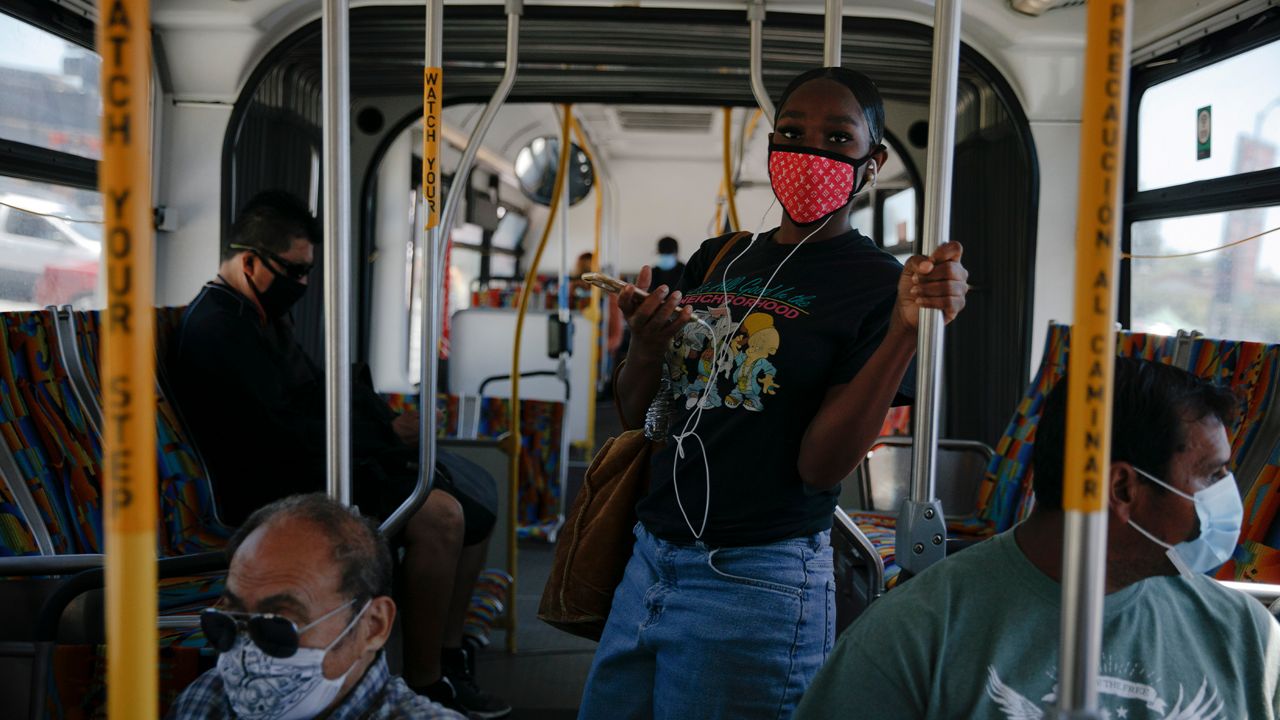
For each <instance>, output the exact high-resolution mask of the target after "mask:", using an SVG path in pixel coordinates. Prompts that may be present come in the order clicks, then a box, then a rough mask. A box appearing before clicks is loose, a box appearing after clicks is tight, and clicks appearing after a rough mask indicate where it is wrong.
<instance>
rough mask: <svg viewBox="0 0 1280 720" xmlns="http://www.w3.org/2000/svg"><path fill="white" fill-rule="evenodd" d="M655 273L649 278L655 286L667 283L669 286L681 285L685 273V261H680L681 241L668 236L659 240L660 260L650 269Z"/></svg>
mask: <svg viewBox="0 0 1280 720" xmlns="http://www.w3.org/2000/svg"><path fill="white" fill-rule="evenodd" d="M650 272H651V274H652V275H653V277H652V278H650V279H649V282H650V284H651V285H652V286H653V287H659V286H661V285H666V286H667V287H669V288H677V287H680V278H681V276H683V275H684V263H682V262H680V243H679V242H677V241H676V239H675V238H673V237H671V236H667V237H664V238H661V239H660V240H658V262H657V263H655V264H654V267H653V268H652V269H651V270H650Z"/></svg>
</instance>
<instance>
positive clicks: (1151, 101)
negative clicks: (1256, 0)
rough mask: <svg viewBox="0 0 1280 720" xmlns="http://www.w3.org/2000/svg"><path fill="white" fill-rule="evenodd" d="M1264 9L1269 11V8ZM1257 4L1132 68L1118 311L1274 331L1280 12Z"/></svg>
mask: <svg viewBox="0 0 1280 720" xmlns="http://www.w3.org/2000/svg"><path fill="white" fill-rule="evenodd" d="M1268 18H1270V20H1268ZM1275 18H1276V16H1275V15H1267V14H1265V13H1264V14H1263V15H1260V16H1259V17H1258V18H1255V19H1250V20H1246V21H1244V22H1242V23H1240V24H1238V25H1236V26H1234V27H1229V28H1225V29H1223V30H1221V31H1219V32H1217V33H1215V34H1213V35H1209V36H1206V37H1203V38H1200V39H1198V40H1196V41H1194V42H1192V43H1189V44H1187V45H1185V46H1183V47H1181V48H1179V49H1177V50H1174V51H1171V52H1170V53H1169V54H1167V55H1165V56H1162V57H1157V58H1154V59H1152V60H1151V61H1149V62H1147V63H1146V64H1144V65H1142V66H1140V67H1137V68H1135V70H1134V74H1133V88H1132V97H1133V98H1134V101H1133V103H1132V104H1131V107H1136V114H1135V115H1136V122H1134V123H1133V124H1132V125H1131V126H1130V128H1129V133H1130V135H1129V142H1130V147H1131V148H1132V150H1133V151H1136V155H1137V162H1136V163H1132V164H1131V165H1130V167H1128V168H1127V172H1128V177H1127V178H1126V186H1125V187H1126V193H1127V194H1126V198H1125V223H1126V224H1127V227H1126V229H1125V238H1124V243H1125V246H1124V249H1125V252H1126V257H1127V259H1126V260H1125V263H1126V265H1127V268H1128V273H1126V274H1125V275H1122V279H1121V283H1122V287H1121V292H1122V295H1121V297H1122V298H1123V301H1122V305H1121V313H1120V315H1121V317H1120V319H1121V321H1122V322H1125V323H1126V324H1127V325H1128V326H1129V327H1130V328H1131V329H1133V330H1136V331H1139V332H1150V333H1157V334H1161V335H1173V334H1175V333H1176V332H1177V331H1179V330H1188V331H1199V332H1201V333H1204V334H1205V335H1208V336H1209V337H1213V338H1224V339H1226V338H1229V339H1233V340H1249V341H1256V342H1277V341H1280V307H1277V306H1276V303H1275V302H1274V301H1272V299H1273V298H1275V297H1278V296H1280V234H1277V233H1274V232H1269V231H1272V230H1274V229H1275V228H1277V227H1278V226H1280V206H1278V205H1276V197H1277V193H1276V188H1280V82H1277V80H1276V75H1275V72H1274V70H1275V68H1276V67H1280V24H1277V23H1276V22H1274V20H1275Z"/></svg>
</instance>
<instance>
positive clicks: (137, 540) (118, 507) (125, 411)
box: [97, 0, 159, 720]
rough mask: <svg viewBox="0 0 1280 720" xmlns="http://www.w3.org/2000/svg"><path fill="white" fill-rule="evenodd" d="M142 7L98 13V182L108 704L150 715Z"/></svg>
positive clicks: (152, 409)
mask: <svg viewBox="0 0 1280 720" xmlns="http://www.w3.org/2000/svg"><path fill="white" fill-rule="evenodd" d="M150 19H151V9H150V3H149V2H148V0H125V2H122V3H118V4H116V5H115V6H114V8H113V10H112V11H111V12H110V13H106V12H104V13H102V14H101V15H100V18H99V22H98V36H97V40H98V47H99V48H113V49H114V50H113V52H106V53H103V55H102V87H104V88H106V87H110V88H112V89H113V92H112V94H111V97H110V100H109V101H107V99H106V98H104V102H103V113H102V166H101V172H100V175H99V187H100V189H101V191H102V201H103V206H104V207H105V209H106V218H105V223H104V224H105V227H104V230H105V231H106V236H107V242H106V243H105V246H104V248H103V249H104V250H105V252H106V263H107V276H108V277H109V278H110V282H108V283H107V310H106V312H105V313H104V314H103V322H104V325H105V327H104V329H103V333H102V357H103V368H102V372H103V381H104V383H105V384H106V386H108V387H110V388H111V392H108V393H106V396H105V398H104V405H105V407H104V411H105V412H104V414H105V415H106V417H108V418H111V420H112V422H109V423H107V425H106V432H105V434H104V437H103V460H104V462H103V463H102V467H103V496H104V501H105V504H106V507H105V508H104V509H103V520H104V522H105V524H106V527H105V529H106V559H105V563H106V624H107V678H108V683H107V687H108V690H107V713H108V715H109V717H112V718H124V717H129V718H140V719H142V720H151V719H153V718H155V717H156V713H157V712H158V710H159V707H158V705H159V704H158V703H157V702H156V696H157V692H158V687H159V676H158V674H157V672H156V666H157V659H156V658H157V650H156V614H157V613H156V603H157V600H156V590H155V588H156V502H157V498H156V494H157V493H156V463H155V457H156V419H155V413H156V398H155V389H156V380H155V357H156V355H155V336H154V332H155V330H154V323H153V322H152V319H153V317H154V315H153V313H154V312H155V311H154V309H153V306H154V302H155V260H154V251H155V235H154V233H153V232H152V224H151V152H150V148H151V112H150V111H149V110H148V104H149V102H150V99H151V92H150V88H151V34H150V30H149V28H150V25H151V23H150Z"/></svg>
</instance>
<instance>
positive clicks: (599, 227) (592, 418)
mask: <svg viewBox="0 0 1280 720" xmlns="http://www.w3.org/2000/svg"><path fill="white" fill-rule="evenodd" d="M573 135H574V137H576V138H577V139H578V145H579V146H580V147H581V148H582V152H584V153H586V154H587V161H588V162H590V163H591V166H592V167H594V168H595V169H596V186H595V191H596V237H595V243H594V245H593V246H592V254H591V272H600V238H601V235H602V233H603V232H604V182H603V181H602V179H601V178H600V166H599V165H597V164H596V159H595V156H594V155H592V154H591V150H590V144H589V143H588V142H587V137H586V134H585V133H583V132H582V126H581V125H580V124H578V118H576V117H575V118H573ZM603 295H604V293H602V292H601V291H600V288H598V287H596V286H595V285H592V286H591V306H590V311H591V313H594V317H592V316H591V315H590V314H588V315H587V317H588V319H594V320H595V324H594V326H593V330H592V333H591V369H590V371H589V372H588V379H589V382H588V383H587V454H588V456H590V455H592V454H594V453H595V451H596V383H597V382H599V380H600V354H601V353H600V339H601V327H602V326H603V327H604V328H605V331H604V332H605V334H607V333H608V330H607V328H608V323H609V310H608V309H607V308H604V307H603V306H602V305H601V302H600V301H601V300H602V299H603ZM565 499H566V500H567V499H568V498H565Z"/></svg>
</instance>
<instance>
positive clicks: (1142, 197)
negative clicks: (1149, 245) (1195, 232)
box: [1117, 8, 1280, 328]
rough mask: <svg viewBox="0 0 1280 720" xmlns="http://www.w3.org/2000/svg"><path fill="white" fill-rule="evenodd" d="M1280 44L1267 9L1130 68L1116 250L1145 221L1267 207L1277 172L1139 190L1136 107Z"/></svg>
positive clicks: (1128, 314) (1124, 267) (1126, 284)
mask: <svg viewBox="0 0 1280 720" xmlns="http://www.w3.org/2000/svg"><path fill="white" fill-rule="evenodd" d="M1277 41H1280V8H1269V9H1266V10H1263V11H1262V12H1260V13H1258V14H1257V15H1254V16H1252V17H1249V18H1245V19H1244V20H1242V21H1241V22H1239V23H1237V24H1236V25H1233V26H1231V27H1229V28H1226V29H1223V30H1221V31H1218V32H1216V33H1213V34H1211V35H1208V36H1206V37H1203V38H1201V39H1199V40H1196V41H1194V42H1191V43H1188V44H1187V45H1184V46H1183V47H1180V48H1178V49H1177V50H1174V51H1171V52H1168V53H1165V54H1164V55H1161V56H1159V57H1156V58H1152V59H1151V60H1148V61H1146V62H1144V63H1142V64H1141V65H1138V66H1135V67H1134V68H1132V70H1131V71H1130V74H1129V106H1128V108H1127V110H1126V112H1127V113H1128V114H1127V116H1126V121H1127V122H1128V125H1129V126H1128V129H1127V130H1126V132H1125V143H1126V145H1125V176H1124V222H1123V228H1122V229H1121V240H1120V243H1121V245H1120V247H1121V250H1122V251H1123V252H1124V253H1129V252H1132V251H1133V226H1134V224H1135V223H1139V222H1143V221H1147V220H1162V219H1166V218H1175V217H1187V216H1192V215H1204V214H1208V213H1215V212H1228V211H1231V210H1244V209H1249V208H1257V207H1271V206H1274V205H1275V203H1276V198H1277V197H1280V168H1270V169H1267V170H1256V171H1253V172H1248V173H1240V174H1238V175H1229V176H1226V177H1220V178H1211V179H1209V180H1197V181H1193V182H1189V183H1183V184H1181V185H1172V186H1169V187H1164V188H1157V189H1154V190H1143V191H1139V190H1138V108H1139V106H1140V105H1141V104H1142V98H1143V97H1144V96H1145V95H1146V92H1147V90H1150V89H1151V88H1152V87H1154V86H1156V85H1159V84H1161V83H1164V82H1167V81H1169V80H1173V79H1174V78H1178V77H1182V76H1184V75H1188V74H1190V73H1193V72H1195V71H1197V70H1200V69H1203V68H1206V67H1209V66H1210V65H1214V64H1216V63H1219V62H1222V61H1224V60H1228V59H1230V58H1232V57H1235V56H1237V55H1240V54H1242V53H1246V52H1248V51H1250V50H1254V49H1256V48H1259V47H1262V46H1263V45H1267V44H1270V43H1272V42H1277ZM1132 293H1133V270H1132V261H1131V260H1128V259H1125V258H1123V257H1122V258H1121V260H1120V292H1119V302H1118V305H1119V307H1118V308H1117V310H1118V312H1117V316H1118V317H1117V319H1118V320H1119V321H1120V323H1121V325H1123V326H1124V327H1125V328H1131V327H1132V320H1133V317H1132V312H1133V296H1132Z"/></svg>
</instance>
